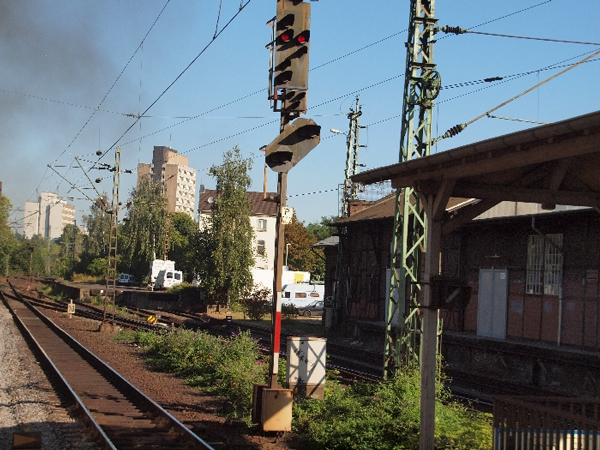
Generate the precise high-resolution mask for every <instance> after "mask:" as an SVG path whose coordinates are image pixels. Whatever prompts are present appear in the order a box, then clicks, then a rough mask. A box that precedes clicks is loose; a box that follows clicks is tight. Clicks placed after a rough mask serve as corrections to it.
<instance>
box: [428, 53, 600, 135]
mask: <svg viewBox="0 0 600 450" xmlns="http://www.w3.org/2000/svg"><path fill="white" fill-rule="evenodd" d="M598 55H600V50H597V51H595V52H594V53H592V54H591V55H589V56H587V57H585V58H584V59H582V60H581V61H578V62H576V63H575V64H572V65H570V66H569V67H567V68H566V69H563V70H561V71H560V72H558V73H555V74H554V75H552V76H551V77H548V78H546V79H545V80H543V81H541V82H539V83H537V84H536V85H534V86H532V87H530V88H529V89H526V90H524V91H523V92H521V93H520V94H517V95H515V96H514V97H512V98H510V99H508V100H506V101H504V102H502V103H500V104H499V105H497V106H495V107H493V108H492V109H489V110H488V111H486V112H484V113H482V114H480V115H479V116H477V117H475V118H474V119H471V120H469V121H468V122H466V123H462V124H458V125H455V126H453V127H452V128H450V129H449V130H448V131H446V133H444V134H443V135H442V136H440V137H438V138H436V139H434V140H433V143H435V142H438V141H440V140H442V139H446V138H449V137H453V136H456V135H457V134H458V133H460V132H462V131H463V130H464V129H465V128H467V126H469V125H471V124H472V123H474V122H476V121H478V120H480V119H482V118H483V117H486V116H487V115H488V114H490V113H492V112H494V111H496V110H498V109H500V108H502V107H503V106H506V105H507V104H509V103H511V102H513V101H515V100H516V99H518V98H520V97H522V96H524V95H525V94H528V93H529V92H531V91H533V90H534V89H537V88H539V87H540V86H542V85H544V84H546V83H548V82H549V81H552V80H553V79H555V78H557V77H559V76H560V75H563V74H564V73H566V72H568V71H569V70H572V69H574V68H575V67H578V66H579V65H581V64H582V63H584V62H586V61H588V60H590V59H592V58H593V57H595V56H598Z"/></svg>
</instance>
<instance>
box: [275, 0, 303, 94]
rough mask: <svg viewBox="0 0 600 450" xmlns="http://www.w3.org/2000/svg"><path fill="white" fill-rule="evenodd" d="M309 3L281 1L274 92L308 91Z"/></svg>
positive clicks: (277, 30) (278, 18)
mask: <svg viewBox="0 0 600 450" xmlns="http://www.w3.org/2000/svg"><path fill="white" fill-rule="evenodd" d="M309 42H310V3H305V2H297V1H294V0H280V2H279V4H278V7H277V22H276V37H275V64H274V67H273V70H274V78H273V83H274V87H275V89H294V90H306V89H308V50H309Z"/></svg>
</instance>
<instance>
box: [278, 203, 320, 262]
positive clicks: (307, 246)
mask: <svg viewBox="0 0 600 450" xmlns="http://www.w3.org/2000/svg"><path fill="white" fill-rule="evenodd" d="M284 240H285V243H286V245H287V244H290V245H289V247H288V251H287V256H288V258H287V263H288V266H289V268H290V269H291V270H301V271H305V272H311V273H312V272H313V270H314V269H315V266H316V265H317V263H318V257H317V255H316V254H315V253H314V252H313V251H312V248H311V246H312V245H313V244H315V243H316V242H317V239H316V238H315V237H314V236H313V235H311V234H309V233H308V232H307V230H306V227H305V226H304V224H303V223H302V222H300V221H299V220H298V218H297V217H296V214H295V213H294V216H293V217H292V223H290V224H288V225H286V226H285V239H284Z"/></svg>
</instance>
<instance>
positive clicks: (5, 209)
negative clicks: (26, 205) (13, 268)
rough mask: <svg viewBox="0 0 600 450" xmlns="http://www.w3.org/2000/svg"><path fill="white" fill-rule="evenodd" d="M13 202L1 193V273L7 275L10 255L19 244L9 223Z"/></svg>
mask: <svg viewBox="0 0 600 450" xmlns="http://www.w3.org/2000/svg"><path fill="white" fill-rule="evenodd" d="M10 208H11V204H10V201H9V200H8V198H7V197H6V196H4V195H0V274H1V275H7V274H8V271H9V267H10V255H11V254H12V252H13V251H14V250H15V248H16V246H17V240H16V238H15V236H14V234H13V232H12V230H11V229H10V225H9V224H8V217H9V215H10Z"/></svg>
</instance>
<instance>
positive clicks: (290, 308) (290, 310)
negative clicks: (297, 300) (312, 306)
mask: <svg viewBox="0 0 600 450" xmlns="http://www.w3.org/2000/svg"><path fill="white" fill-rule="evenodd" d="M281 315H282V316H283V317H284V319H291V318H292V317H293V316H297V315H298V308H296V307H295V306H294V305H292V304H291V303H287V304H283V305H281Z"/></svg>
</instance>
